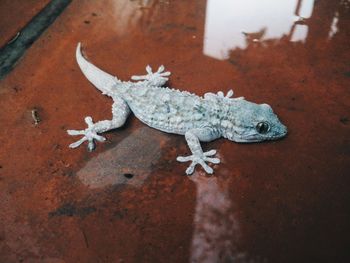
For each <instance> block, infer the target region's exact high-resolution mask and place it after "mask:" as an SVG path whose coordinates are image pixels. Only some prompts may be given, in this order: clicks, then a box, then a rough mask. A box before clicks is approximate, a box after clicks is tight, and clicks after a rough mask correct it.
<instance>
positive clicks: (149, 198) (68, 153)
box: [0, 0, 350, 263]
mask: <svg viewBox="0 0 350 263" xmlns="http://www.w3.org/2000/svg"><path fill="white" fill-rule="evenodd" d="M242 3H243V1H242ZM348 5H349V3H348V1H333V0H328V1H327V0H319V1H316V2H315V4H314V6H313V12H312V15H311V17H310V19H308V20H307V21H306V25H304V26H307V28H308V32H307V37H305V38H304V39H303V40H302V41H294V42H292V41H290V36H288V35H286V34H285V35H282V36H280V37H275V38H273V39H272V38H271V39H264V38H262V37H261V35H263V31H261V32H260V33H261V34H260V35H259V32H258V33H256V34H255V35H252V38H249V36H248V35H247V34H245V35H246V36H247V38H246V42H245V44H244V47H240V48H238V47H237V48H233V49H232V50H231V51H230V52H229V53H228V54H227V56H228V57H227V59H224V60H219V59H216V58H212V57H209V56H206V55H204V54H203V42H205V41H206V39H207V37H208V36H207V31H206V30H207V28H206V27H205V21H206V19H208V17H207V16H206V14H208V6H207V5H206V2H205V1H202V0H200V1H192V2H191V3H189V1H148V2H147V3H146V2H145V1H143V2H142V1H126V0H120V1H111V0H103V1H83V0H76V1H73V2H72V4H71V5H69V6H68V8H67V9H66V10H65V11H64V12H63V13H62V14H61V16H60V17H59V18H58V19H57V20H56V21H55V22H54V23H53V24H52V25H51V26H50V28H49V29H48V30H47V31H46V32H45V33H44V34H43V35H42V36H41V37H40V38H39V39H38V40H37V41H36V42H35V43H34V44H33V45H32V46H31V48H30V49H29V50H28V51H27V52H26V54H25V56H24V57H23V59H22V60H21V61H20V62H19V63H18V64H17V66H16V67H15V69H14V70H13V71H12V72H11V73H10V74H9V75H8V76H7V77H6V78H5V79H4V80H2V81H1V82H0V105H1V111H0V125H1V129H0V145H1V147H0V262H10V263H12V262H349V260H350V256H349V249H348V247H349V235H348V233H350V229H349V222H350V207H349V203H350V194H349V171H350V139H349V134H350V133H349V132H350V121H349V120H350V113H349V112H350V111H349V109H350V96H349V95H350V94H349V93H350V92H349V81H350V68H349V66H350V65H349V61H350V50H349V45H348V44H349V28H350V27H349V25H350V20H349V19H350V15H349V8H348ZM1 12H3V9H1ZM276 12H277V11H276ZM335 17H336V18H337V19H336V20H337V21H336V29H337V30H334V31H332V32H333V33H330V29H331V28H332V26H333V27H334V19H335ZM249 19H250V20H252V21H254V17H249ZM249 19H248V20H249ZM265 19H266V20H269V19H270V20H273V19H277V18H275V17H266V18H265ZM298 23H299V24H304V23H305V22H304V21H303V22H298ZM207 25H208V24H206V26H207ZM291 25H293V23H292V24H291ZM230 26H231V25H230V24H228V25H227V27H226V29H225V28H223V29H222V30H223V31H224V32H225V30H228V31H229V30H230ZM292 27H293V26H292ZM291 29H292V28H291ZM243 30H245V29H242V31H243ZM267 30H268V29H267ZM237 37H238V36H237ZM79 41H81V42H82V43H83V48H84V52H85V54H86V55H87V57H88V58H89V59H90V60H91V61H93V62H94V64H96V65H98V66H100V67H101V68H103V69H105V70H106V71H108V72H110V73H114V74H115V75H117V76H118V77H120V78H122V79H128V78H129V77H130V76H131V75H132V74H141V73H143V72H144V67H145V65H147V64H148V63H150V64H151V65H152V66H154V67H156V66H158V65H160V64H164V65H165V66H166V68H167V69H168V70H170V71H171V72H172V77H171V82H170V86H172V87H177V88H179V89H186V90H189V91H191V92H195V93H198V94H203V93H205V92H207V91H218V90H222V89H224V90H225V89H227V90H228V89H229V88H233V89H234V91H235V93H236V95H237V96H245V97H246V98H247V99H249V100H251V101H255V102H258V103H263V102H266V103H268V104H270V105H271V106H272V107H273V108H274V110H275V111H276V112H277V113H278V115H279V116H280V117H281V120H282V121H283V123H285V124H286V125H287V126H288V128H289V135H288V137H287V138H285V139H283V140H281V141H276V142H271V143H260V144H250V145H248V144H235V143H232V142H228V141H225V140H217V141H215V142H212V143H210V144H205V145H204V148H205V149H211V148H216V149H218V151H219V155H220V157H221V160H222V164H220V165H219V166H215V167H214V170H215V174H214V175H213V176H211V177H207V176H206V175H205V174H204V173H203V172H202V171H201V170H200V169H198V170H197V172H196V173H195V174H194V175H193V176H191V177H186V176H183V175H184V171H185V169H186V165H185V164H181V163H178V162H176V160H175V158H176V156H177V155H185V154H186V153H188V149H187V146H186V143H185V140H184V138H183V137H181V136H175V135H170V134H165V133H162V132H159V131H156V130H153V129H151V128H148V127H146V126H145V125H143V124H142V123H140V122H139V121H138V120H137V119H135V118H134V117H131V118H130V119H129V121H128V122H127V125H126V126H125V127H124V128H122V129H119V130H115V131H113V132H110V133H108V134H107V138H108V142H106V143H104V144H99V145H98V147H97V150H96V151H95V152H93V153H89V152H87V150H86V148H85V147H80V148H79V149H75V150H72V149H69V148H68V145H69V144H70V143H71V142H72V141H74V139H75V138H72V137H70V136H68V135H67V134H66V129H77V128H84V121H83V118H84V117H85V116H86V115H91V116H92V117H93V118H94V119H95V120H102V119H106V118H110V117H111V112H110V111H111V101H110V100H109V99H108V98H107V97H104V96H102V95H101V94H100V93H99V92H98V91H97V90H96V89H94V88H93V87H92V86H91V85H90V84H89V83H88V81H87V80H86V79H85V78H84V76H83V75H82V73H81V72H80V70H79V68H78V66H77V64H76V62H75V58H74V52H75V47H76V44H77V42H79ZM234 41H235V39H232V42H234ZM33 110H36V115H37V117H38V118H40V122H39V123H38V124H37V125H34V120H33V118H32V111H33Z"/></svg>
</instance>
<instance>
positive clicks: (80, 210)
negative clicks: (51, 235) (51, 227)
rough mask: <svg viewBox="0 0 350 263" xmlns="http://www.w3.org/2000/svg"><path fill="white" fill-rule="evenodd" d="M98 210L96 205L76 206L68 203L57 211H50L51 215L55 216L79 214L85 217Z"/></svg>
mask: <svg viewBox="0 0 350 263" xmlns="http://www.w3.org/2000/svg"><path fill="white" fill-rule="evenodd" d="M95 211H96V208H95V207H92V206H87V207H76V206H75V205H74V204H70V203H66V204H64V205H62V206H60V207H59V208H57V209H56V210H55V211H52V212H50V213H49V217H54V216H79V217H85V216H87V215H89V214H91V213H93V212H95Z"/></svg>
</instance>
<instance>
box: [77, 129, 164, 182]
mask: <svg viewBox="0 0 350 263" xmlns="http://www.w3.org/2000/svg"><path fill="white" fill-rule="evenodd" d="M168 140H169V137H167V135H166V134H161V133H159V132H156V131H155V130H154V129H151V128H148V127H142V128H140V129H138V130H136V131H134V132H133V133H132V134H130V135H129V136H128V137H126V138H125V139H124V140H122V141H121V142H120V143H118V144H117V145H116V146H115V147H113V148H112V149H110V150H107V151H106V152H103V153H101V154H99V155H98V156H97V157H94V158H92V159H91V160H90V161H88V162H87V164H86V165H85V167H83V168H82V169H81V170H80V171H79V172H78V173H77V175H78V177H79V179H80V180H81V181H82V182H83V183H84V184H85V185H87V186H89V187H90V188H102V187H106V186H111V185H119V184H129V185H133V186H136V187H139V186H141V185H142V184H143V183H144V181H145V180H146V179H147V177H148V176H149V175H150V174H151V172H152V170H153V167H156V164H157V162H158V160H159V159H160V158H161V156H162V155H161V152H162V151H161V148H162V144H164V143H166V142H167V141H168Z"/></svg>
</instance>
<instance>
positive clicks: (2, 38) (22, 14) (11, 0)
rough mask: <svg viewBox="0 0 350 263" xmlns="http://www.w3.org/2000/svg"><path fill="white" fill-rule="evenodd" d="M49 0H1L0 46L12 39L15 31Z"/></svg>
mask: <svg viewBox="0 0 350 263" xmlns="http://www.w3.org/2000/svg"><path fill="white" fill-rule="evenodd" d="M47 3H49V0H40V1H38V0H26V1H20V0H1V1H0V47H2V46H4V45H5V44H6V43H7V42H8V41H11V39H14V38H15V37H16V35H17V33H18V32H19V31H20V30H21V29H22V28H23V27H24V26H25V25H26V24H27V23H28V22H29V21H30V20H31V19H32V17H33V16H35V15H36V14H37V13H39V11H40V10H41V9H42V8H43V7H44V6H45V5H46V4H47Z"/></svg>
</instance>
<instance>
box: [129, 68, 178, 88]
mask: <svg viewBox="0 0 350 263" xmlns="http://www.w3.org/2000/svg"><path fill="white" fill-rule="evenodd" d="M146 71H147V75H142V76H132V77H131V79H132V80H147V81H149V83H150V84H151V85H155V86H163V85H164V84H165V82H167V81H168V79H169V78H167V77H168V76H170V74H171V73H170V72H169V71H165V68H164V66H163V65H161V66H160V67H159V68H158V70H157V72H152V68H151V67H150V66H149V65H147V67H146Z"/></svg>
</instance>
